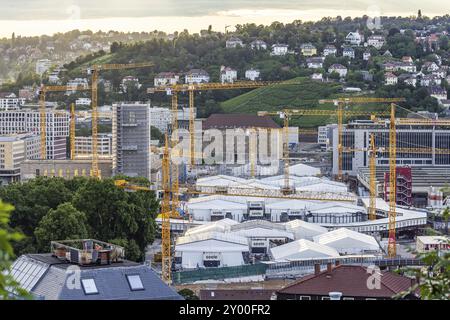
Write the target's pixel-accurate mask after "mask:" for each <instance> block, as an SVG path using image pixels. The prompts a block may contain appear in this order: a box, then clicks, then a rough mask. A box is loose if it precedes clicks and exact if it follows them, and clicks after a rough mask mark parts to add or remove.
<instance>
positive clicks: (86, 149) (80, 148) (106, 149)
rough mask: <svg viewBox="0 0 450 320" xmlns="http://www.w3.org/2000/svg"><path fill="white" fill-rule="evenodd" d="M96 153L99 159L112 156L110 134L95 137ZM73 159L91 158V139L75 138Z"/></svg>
mask: <svg viewBox="0 0 450 320" xmlns="http://www.w3.org/2000/svg"><path fill="white" fill-rule="evenodd" d="M97 153H98V155H99V157H100V158H110V157H111V155H112V134H99V135H98V137H97ZM75 157H77V158H86V157H92V137H91V136H89V137H81V136H80V137H75Z"/></svg>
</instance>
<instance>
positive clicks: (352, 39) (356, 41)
mask: <svg viewBox="0 0 450 320" xmlns="http://www.w3.org/2000/svg"><path fill="white" fill-rule="evenodd" d="M345 41H346V42H347V43H348V44H351V45H355V46H359V45H360V44H361V42H363V41H364V35H362V34H361V33H359V31H356V32H350V33H349V34H347V36H346V37H345Z"/></svg>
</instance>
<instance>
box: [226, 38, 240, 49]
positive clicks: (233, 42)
mask: <svg viewBox="0 0 450 320" xmlns="http://www.w3.org/2000/svg"><path fill="white" fill-rule="evenodd" d="M225 46H226V47H227V48H236V47H238V46H240V47H243V46H244V43H243V42H242V40H241V39H239V38H238V37H231V38H230V39H228V40H227V41H226V43H225Z"/></svg>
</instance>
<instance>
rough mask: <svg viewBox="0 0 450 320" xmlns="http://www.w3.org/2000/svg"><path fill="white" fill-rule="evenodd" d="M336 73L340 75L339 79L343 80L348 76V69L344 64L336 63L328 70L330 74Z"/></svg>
mask: <svg viewBox="0 0 450 320" xmlns="http://www.w3.org/2000/svg"><path fill="white" fill-rule="evenodd" d="M333 72H336V73H338V74H339V77H341V78H343V77H345V76H346V75H347V68H346V67H344V66H343V65H342V64H339V63H335V64H333V65H331V66H330V67H329V68H328V73H333Z"/></svg>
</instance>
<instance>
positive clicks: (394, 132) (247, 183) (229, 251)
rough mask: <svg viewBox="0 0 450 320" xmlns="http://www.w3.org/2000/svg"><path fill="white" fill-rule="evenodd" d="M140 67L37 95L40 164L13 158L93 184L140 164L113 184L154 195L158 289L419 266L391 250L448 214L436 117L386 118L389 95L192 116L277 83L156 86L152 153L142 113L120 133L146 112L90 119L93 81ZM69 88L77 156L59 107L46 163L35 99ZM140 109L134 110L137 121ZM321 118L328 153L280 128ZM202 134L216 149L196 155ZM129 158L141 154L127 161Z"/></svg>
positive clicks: (125, 108) (443, 126) (444, 145)
mask: <svg viewBox="0 0 450 320" xmlns="http://www.w3.org/2000/svg"><path fill="white" fill-rule="evenodd" d="M151 66H152V64H151V63H143V64H129V65H98V66H93V67H92V68H91V69H90V73H91V75H92V84H91V86H89V87H88V88H86V87H83V88H78V87H76V88H73V87H72V88H68V87H67V86H52V87H45V86H44V87H42V89H41V92H40V137H41V159H40V160H33V161H25V162H24V165H23V168H24V169H23V173H22V175H23V179H25V180H26V179H32V178H34V177H36V176H59V177H64V178H67V179H70V178H74V177H77V176H90V177H93V178H97V179H101V178H102V177H114V176H115V175H117V174H125V175H127V174H126V173H127V171H126V170H131V169H130V168H129V169H126V165H127V163H128V164H129V163H130V162H131V161H133V159H135V161H141V162H142V165H143V166H144V167H145V170H146V171H145V174H144V176H146V177H148V179H149V180H150V182H151V185H150V186H141V185H134V184H132V183H130V182H128V181H127V180H123V179H118V180H116V186H117V187H118V188H123V189H125V190H127V191H130V192H136V191H148V192H155V193H156V195H157V196H158V197H159V198H160V202H161V205H160V215H159V216H158V218H157V220H156V222H157V224H158V226H159V228H160V239H157V241H155V243H154V244H153V245H151V246H150V247H149V251H148V260H149V261H148V262H149V263H151V264H152V266H153V268H154V269H155V270H156V271H157V272H158V273H159V274H160V276H161V278H162V280H163V281H165V282H166V283H168V284H174V285H177V286H180V288H182V287H183V288H184V287H189V286H190V287H191V288H197V289H196V290H198V288H201V287H202V283H203V284H204V283H206V286H211V285H213V286H214V285H218V284H220V285H221V286H222V287H223V286H224V285H225V284H230V286H235V285H236V283H240V286H242V285H243V283H249V286H254V285H255V283H262V282H264V281H272V280H273V281H275V283H277V282H276V281H280V279H281V280H283V279H284V280H283V281H284V282H283V283H285V281H286V279H295V278H296V277H301V276H303V275H306V274H308V273H310V272H312V271H313V270H314V268H315V266H316V265H321V266H325V265H327V264H329V263H333V264H336V263H337V264H344V265H345V264H348V265H352V264H358V265H364V266H368V265H377V266H380V267H382V268H397V267H400V266H420V265H421V263H422V262H421V261H419V260H418V259H416V258H415V257H414V256H412V255H411V254H409V253H407V250H406V248H407V245H405V244H413V245H414V241H415V239H416V237H417V236H421V235H424V234H425V230H426V228H428V227H430V226H431V227H435V226H436V225H438V224H439V221H441V222H442V219H440V218H439V213H440V212H441V211H442V209H443V208H445V207H446V206H448V205H449V204H450V203H449V202H450V201H449V200H448V198H446V196H448V195H449V192H450V190H449V189H448V187H447V183H448V177H449V176H450V174H444V173H443V170H444V171H445V170H449V169H448V168H449V166H448V165H450V163H448V162H449V159H450V135H449V133H448V132H449V131H448V128H449V126H450V121H448V120H437V119H433V120H432V119H427V118H422V119H410V118H401V117H398V116H397V111H398V109H401V107H400V106H399V105H398V103H401V102H404V99H403V98H374V97H362V96H355V97H348V98H338V99H328V100H320V101H316V102H318V103H319V104H323V105H325V106H326V107H324V109H323V110H320V109H306V108H305V109H296V108H290V107H289V106H282V107H280V110H279V111H276V112H268V111H261V112H258V114H255V115H220V114H218V115H213V116H211V117H210V118H208V119H198V118H196V114H195V110H196V106H195V93H196V92H202V91H211V90H235V89H254V88H261V87H266V86H274V85H278V86H282V85H290V83H289V82H286V83H282V82H258V81H242V82H234V83H192V84H176V85H164V86H159V87H152V88H149V89H148V91H147V92H148V94H149V96H151V95H152V94H154V93H156V92H163V93H166V94H167V96H168V97H170V99H171V106H172V107H171V111H170V113H171V119H170V125H169V128H168V130H167V132H166V133H165V135H164V143H163V144H162V145H160V146H157V145H156V146H155V145H151V144H150V143H148V142H145V140H151V137H150V134H149V132H150V123H151V121H152V119H151V117H150V116H148V119H147V120H148V121H147V122H145V124H144V126H143V127H142V128H143V129H142V130H143V131H142V132H141V131H139V132H140V133H139V137H137V136H136V137H134V139H135V140H136V141H137V140H139V143H143V147H142V146H141V145H139V146H138V145H137V143H134V142H132V141H131V140H127V139H130V136H127V134H128V135H129V133H127V130H128V132H130V130H131V131H133V130H134V133H133V134H134V135H136V134H137V132H138V131H136V130H138V126H139V125H138V124H137V123H138V121H139V120H138V119H145V118H146V117H147V114H146V113H145V108H146V106H145V105H138V104H121V105H120V106H119V107H114V110H113V112H112V113H109V114H106V113H101V112H99V111H98V110H97V83H98V75H99V73H100V72H101V71H103V70H121V69H128V68H141V67H151ZM69 89H70V90H81V91H83V90H84V91H91V92H92V113H91V118H92V119H91V121H92V139H91V141H92V146H91V148H90V151H91V153H87V154H83V155H76V154H75V150H76V148H75V139H76V137H75V123H76V117H77V114H78V113H77V112H76V110H75V108H74V106H73V105H72V106H71V110H70V155H71V157H70V160H48V159H47V150H46V147H45V146H46V143H45V141H46V125H45V124H46V122H45V119H46V116H48V113H49V111H48V110H47V109H46V104H45V98H46V94H47V93H49V92H63V91H67V90H69ZM180 95H187V98H188V107H189V109H188V110H189V116H188V121H186V123H179V119H178V115H179V112H180V109H182V107H183V106H182V105H181V104H180V103H179V96H180ZM366 104H371V105H379V111H364V110H362V109H360V108H359V109H358V110H353V106H355V105H358V106H364V105H366ZM200 108H201V106H200ZM130 110H133V111H130ZM141 110H144V112H143V113H142V114H139V112H140V111H141ZM52 112H58V111H52ZM127 112H129V113H127ZM131 114H132V115H131ZM324 115H326V116H330V117H334V118H335V120H336V124H334V125H330V126H329V128H328V129H329V130H328V132H326V140H327V143H329V144H330V146H331V147H330V149H331V150H330V151H324V150H322V149H321V148H320V145H319V144H317V143H315V141H313V142H312V143H311V142H308V141H306V142H303V141H302V138H304V137H306V136H307V135H311V132H310V131H311V130H303V129H302V128H299V127H293V126H290V120H291V119H293V118H295V117H305V116H307V117H314V116H324ZM101 117H104V118H110V119H113V135H112V136H113V137H112V144H113V146H112V150H113V154H112V155H111V156H104V155H100V152H99V151H98V141H99V140H98V130H97V127H98V119H99V118H101ZM183 121H184V120H183ZM180 122H181V121H180ZM280 123H281V124H280ZM146 126H147V127H146ZM114 128H115V129H114ZM183 130H184V131H183ZM183 132H184V134H183ZM412 133H414V134H415V135H417V136H418V138H417V137H415V136H411V134H412ZM147 134H148V136H146V135H147ZM229 134H231V138H229V136H228V135H229ZM313 134H314V132H313ZM316 134H317V133H316ZM211 136H214V137H215V141H216V142H217V141H219V142H220V143H219V144H218V145H217V146H215V149H214V151H212V152H211V151H210V153H209V154H207V152H206V151H205V150H207V148H208V143H207V142H208V141H211ZM205 137H207V138H205ZM421 139H422V140H421ZM305 140H308V139H306V138H305ZM309 140H311V139H309ZM314 140H316V139H314ZM180 142H182V143H180ZM422 142H423V143H422ZM118 146H121V152H120V153H119V152H118V151H117V150H118V149H119V147H118ZM140 148H144V149H145V152H146V153H148V155H146V154H143V155H140V156H139V157H140V158H139V160H137V159H138V158H137V156H136V155H137V154H138V153H139V152H138V149H140ZM114 152H115V153H114ZM264 152H265V153H264ZM268 154H270V156H268ZM133 157H135V158H133ZM211 158H213V159H214V161H211ZM150 159H152V160H151V161H150ZM324 159H328V160H324ZM267 160H268V161H267ZM419 161H420V162H419ZM138 175H140V174H136V175H135V176H138ZM129 176H133V175H132V174H129ZM432 216H433V217H434V220H433V221H432V220H431V218H430V217H432ZM433 223H434V224H433ZM441 228H442V226H441Z"/></svg>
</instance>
